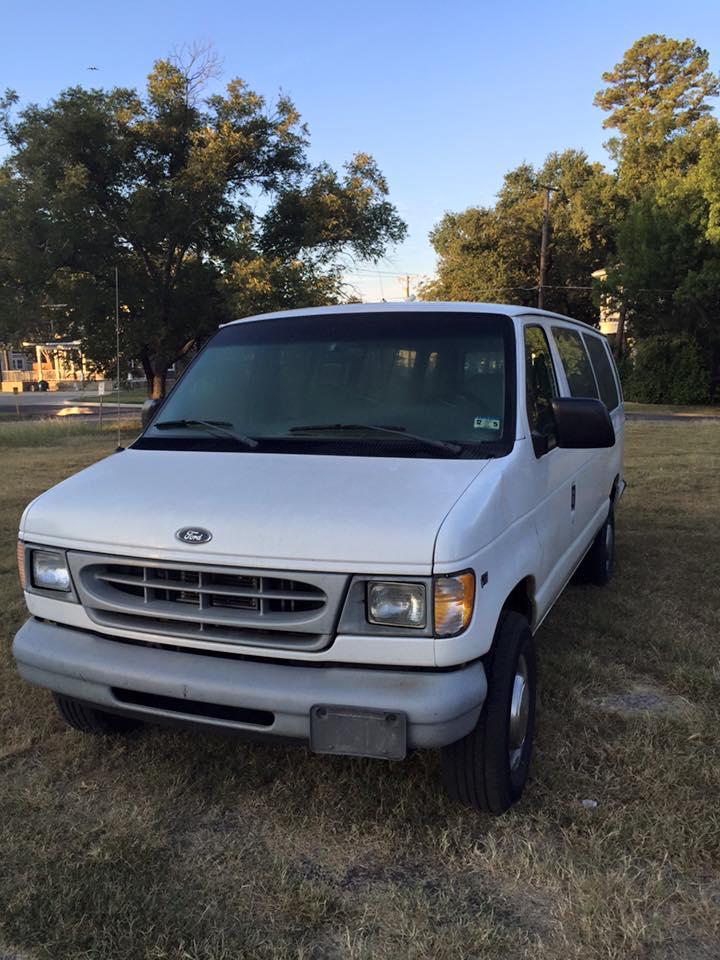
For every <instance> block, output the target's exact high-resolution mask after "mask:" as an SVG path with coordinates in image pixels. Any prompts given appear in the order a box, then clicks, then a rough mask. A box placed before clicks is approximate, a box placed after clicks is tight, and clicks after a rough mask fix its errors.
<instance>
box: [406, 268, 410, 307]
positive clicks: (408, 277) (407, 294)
mask: <svg viewBox="0 0 720 960" xmlns="http://www.w3.org/2000/svg"><path fill="white" fill-rule="evenodd" d="M405 299H406V300H409V299H410V274H409V273H406V274H405Z"/></svg>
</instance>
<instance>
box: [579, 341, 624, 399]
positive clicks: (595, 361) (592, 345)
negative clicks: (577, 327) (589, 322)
mask: <svg viewBox="0 0 720 960" xmlns="http://www.w3.org/2000/svg"><path fill="white" fill-rule="evenodd" d="M583 340H584V341H585V346H586V347H587V350H588V353H589V354H590V360H591V362H592V365H593V370H594V371H595V379H596V380H597V385H598V389H599V390H600V399H601V400H602V402H603V403H604V404H605V406H606V407H607V408H608V410H614V409H615V407H616V406H617V405H618V403H619V402H620V397H619V396H618V389H617V384H616V383H615V376H614V374H613V372H612V367H611V366H610V357H609V356H608V353H607V348H606V346H605V344H604V343H603V342H602V340H600V339H599V338H598V337H590V336H588V335H587V334H586V333H584V334H583Z"/></svg>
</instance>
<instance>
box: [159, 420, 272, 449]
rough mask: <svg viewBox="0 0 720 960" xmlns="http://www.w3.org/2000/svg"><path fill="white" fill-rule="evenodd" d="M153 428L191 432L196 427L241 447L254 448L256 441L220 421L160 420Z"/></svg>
mask: <svg viewBox="0 0 720 960" xmlns="http://www.w3.org/2000/svg"><path fill="white" fill-rule="evenodd" d="M152 426H153V427H156V428H157V429H158V430H171V429H173V428H177V427H181V428H187V429H189V430H193V429H195V428H196V427H200V428H203V427H204V428H205V429H206V430H207V431H209V432H214V433H215V434H216V435H218V436H222V437H230V438H231V439H233V440H235V441H236V442H237V443H239V444H240V445H241V446H243V447H256V446H257V445H258V442H257V440H254V439H253V438H252V437H246V436H245V435H244V434H242V433H236V432H235V431H234V430H233V429H232V428H231V425H230V424H229V423H226V422H225V421H220V420H161V421H160V423H153V424H152Z"/></svg>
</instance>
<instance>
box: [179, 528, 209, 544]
mask: <svg viewBox="0 0 720 960" xmlns="http://www.w3.org/2000/svg"><path fill="white" fill-rule="evenodd" d="M175 536H176V537H177V539H178V540H179V541H180V543H208V542H209V541H210V540H212V534H211V533H210V531H209V530H206V529H205V528H204V527H182V528H181V529H180V530H178V531H177V532H176V534H175Z"/></svg>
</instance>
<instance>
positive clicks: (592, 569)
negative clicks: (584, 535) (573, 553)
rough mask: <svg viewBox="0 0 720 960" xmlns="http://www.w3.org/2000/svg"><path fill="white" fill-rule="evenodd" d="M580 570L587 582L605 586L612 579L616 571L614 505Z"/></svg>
mask: <svg viewBox="0 0 720 960" xmlns="http://www.w3.org/2000/svg"><path fill="white" fill-rule="evenodd" d="M580 570H581V575H582V579H583V580H584V581H585V582H586V583H594V584H595V585H596V586H598V587H604V586H605V584H606V583H609V581H610V580H611V579H612V575H613V573H614V572H615V511H614V510H613V508H612V507H610V511H609V513H608V515H607V520H606V521H605V523H604V524H603V525H602V527H601V528H600V530H599V531H598V534H597V536H596V537H595V539H594V540H593V543H592V546H591V547H590V549H589V550H588V552H587V555H586V556H585V559H584V560H583V562H582V566H581V568H580Z"/></svg>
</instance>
